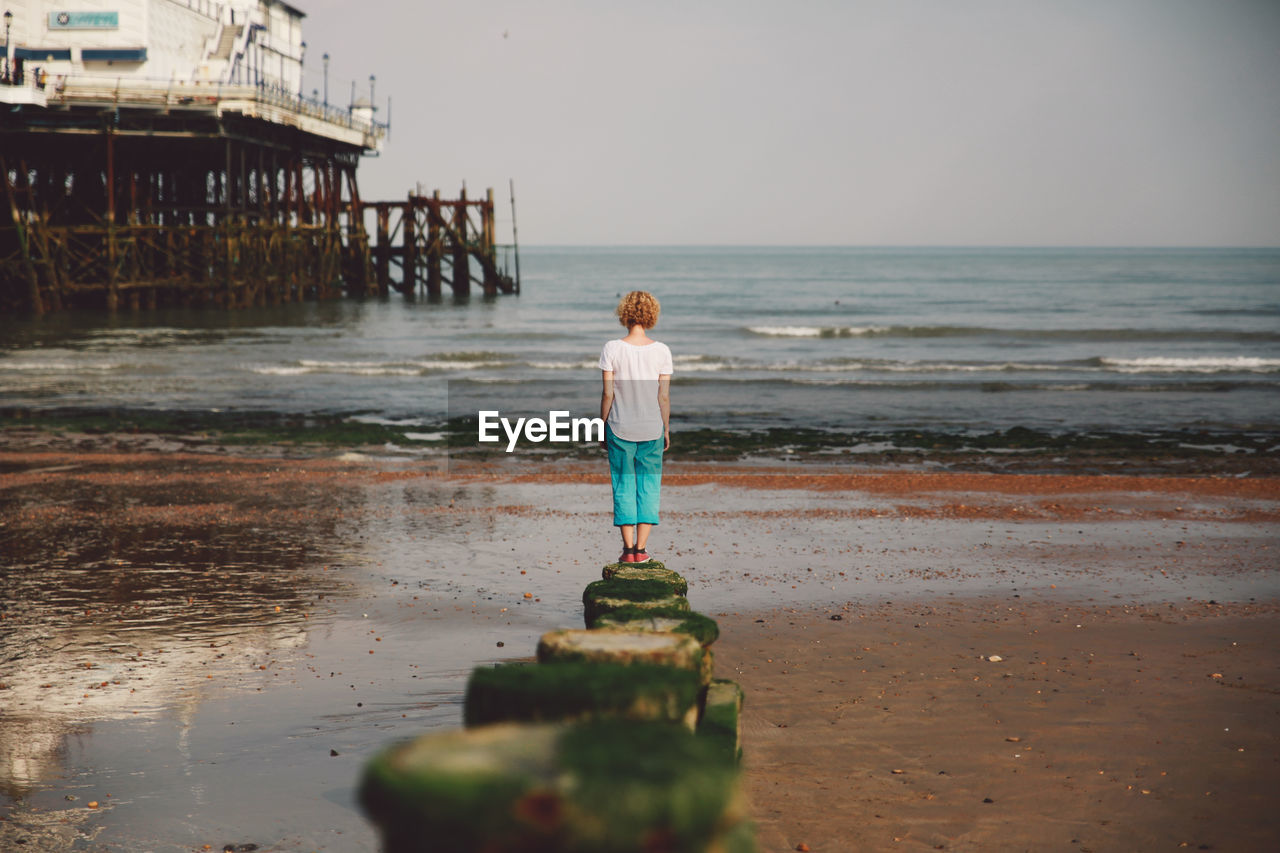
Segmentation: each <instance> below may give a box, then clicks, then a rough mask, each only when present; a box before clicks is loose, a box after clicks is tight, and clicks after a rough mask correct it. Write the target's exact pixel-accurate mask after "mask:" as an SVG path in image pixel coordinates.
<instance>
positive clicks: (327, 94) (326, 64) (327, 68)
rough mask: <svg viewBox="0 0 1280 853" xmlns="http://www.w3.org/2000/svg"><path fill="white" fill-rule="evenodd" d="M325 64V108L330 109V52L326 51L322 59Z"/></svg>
mask: <svg viewBox="0 0 1280 853" xmlns="http://www.w3.org/2000/svg"><path fill="white" fill-rule="evenodd" d="M320 58H321V60H322V61H323V62H324V106H325V109H328V108H329V52H328V51H327V50H326V51H325V53H324V56H322V57H320Z"/></svg>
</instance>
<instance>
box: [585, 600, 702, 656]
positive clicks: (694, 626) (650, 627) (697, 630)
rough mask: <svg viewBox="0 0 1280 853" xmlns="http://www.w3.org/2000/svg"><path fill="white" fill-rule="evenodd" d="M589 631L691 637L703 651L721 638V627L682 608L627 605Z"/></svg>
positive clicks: (599, 618)
mask: <svg viewBox="0 0 1280 853" xmlns="http://www.w3.org/2000/svg"><path fill="white" fill-rule="evenodd" d="M587 627H588V628H620V629H622V630H625V631H664V632H672V633H676V634H688V635H689V636H691V637H693V638H694V639H696V640H697V641H698V642H699V643H701V644H702V645H703V647H704V648H705V647H707V646H709V645H711V644H712V643H714V642H715V641H716V640H717V639H718V638H719V636H720V626H719V625H717V624H716V620H714V619H712V618H711V617H710V616H704V615H703V614H701V613H697V612H695V611H692V610H688V611H686V610H684V609H683V608H680V607H636V606H634V605H627V606H625V607H619V608H617V609H616V610H611V611H609V612H607V613H602V614H600V615H599V616H597V617H596V618H595V619H593V620H592V621H590V622H588V623H587Z"/></svg>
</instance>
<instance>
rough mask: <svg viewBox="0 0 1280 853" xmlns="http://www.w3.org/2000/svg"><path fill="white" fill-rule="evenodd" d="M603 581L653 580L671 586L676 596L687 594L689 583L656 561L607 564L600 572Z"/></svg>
mask: <svg viewBox="0 0 1280 853" xmlns="http://www.w3.org/2000/svg"><path fill="white" fill-rule="evenodd" d="M600 574H601V577H603V578H604V579H605V580H607V581H608V580H613V579H614V578H618V579H620V580H655V581H663V582H665V583H669V584H671V588H672V590H673V591H674V592H675V593H676V594H677V595H688V594H689V582H688V581H686V580H685V579H684V578H682V577H681V576H680V575H679V574H678V573H676V572H673V571H672V570H671V569H668V568H667V567H666V566H664V565H662V563H659V562H658V561H657V560H650V561H649V562H647V563H609V564H608V565H607V566H605V567H604V569H603V570H602V571H601V572H600Z"/></svg>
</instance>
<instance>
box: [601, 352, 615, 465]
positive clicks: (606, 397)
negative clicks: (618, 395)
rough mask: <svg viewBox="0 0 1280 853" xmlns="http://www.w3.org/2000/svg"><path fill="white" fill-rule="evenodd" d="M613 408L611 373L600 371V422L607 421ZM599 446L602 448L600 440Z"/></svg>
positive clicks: (602, 442) (609, 371)
mask: <svg viewBox="0 0 1280 853" xmlns="http://www.w3.org/2000/svg"><path fill="white" fill-rule="evenodd" d="M612 408H613V371H612V370H602V371H600V420H602V421H605V422H606V423H607V422H608V421H609V410H610V409H612ZM600 446H601V447H604V441H603V440H601V442H600Z"/></svg>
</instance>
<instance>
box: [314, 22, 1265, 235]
mask: <svg viewBox="0 0 1280 853" xmlns="http://www.w3.org/2000/svg"><path fill="white" fill-rule="evenodd" d="M298 4H299V5H300V6H301V8H302V9H303V10H304V11H305V12H307V14H308V17H307V20H306V22H305V25H304V26H305V29H304V35H305V38H306V40H307V42H308V46H309V47H308V52H307V63H306V66H307V71H306V75H307V81H308V82H307V88H308V89H312V88H317V89H318V88H321V85H322V76H321V63H320V55H321V54H322V53H323V52H325V51H328V52H329V53H330V54H331V55H332V59H331V65H330V74H329V87H330V95H331V99H332V100H342V101H343V102H344V103H345V101H346V99H347V97H349V93H350V81H351V80H352V79H356V80H358V81H359V86H360V91H361V92H362V93H365V94H367V92H368V77H369V74H371V73H372V74H376V75H377V86H376V99H377V101H378V103H379V105H380V106H381V108H382V110H383V111H385V107H386V98H387V96H388V95H390V96H391V98H392V114H391V119H392V135H391V138H390V140H389V141H388V142H387V144H386V148H385V151H384V153H383V154H382V156H381V158H379V159H376V160H375V159H366V160H365V162H364V164H363V165H362V167H361V171H360V181H361V191H362V195H363V196H364V197H365V198H366V199H384V198H402V197H404V195H405V194H406V193H407V192H408V190H410V189H411V188H413V187H414V186H415V185H416V184H418V183H419V182H420V183H421V184H422V186H423V188H424V189H426V190H430V189H433V188H437V187H438V188H439V189H441V190H442V191H443V193H444V194H445V195H446V196H453V195H456V193H457V190H458V188H459V187H460V186H461V184H462V182H463V181H466V184H467V187H468V190H469V192H470V193H471V194H479V193H482V192H483V191H484V189H485V188H486V187H489V186H492V187H494V188H495V189H496V190H498V191H499V199H500V201H501V202H502V210H503V213H504V217H503V219H502V220H501V221H500V224H501V226H502V228H503V231H504V233H503V234H502V235H501V238H502V239H504V240H505V239H509V235H508V233H506V232H507V228H508V226H509V219H508V218H507V217H506V216H505V212H506V210H507V208H506V207H505V205H506V195H507V194H506V186H507V179H508V178H512V179H514V180H515V185H516V197H517V204H518V213H519V217H520V238H521V242H522V243H525V244H567V245H594V244H770V245H777V244H828V245H1105V246H1114V245H1143V246H1168V245H1173V246H1177V245H1198V246H1205V245H1229V246H1238V245H1270V246H1275V245H1280V2H1277V0H1252V2H1245V1H1244V0H1196V1H1195V2H1193V1H1192V0H1057V2H1053V1H1052V0H1003V2H986V0H972V2H967V1H966V0H883V2H882V1H881V0H865V2H863V1H862V0H848V2H822V1H821V0H799V2H790V3H783V2H756V0H731V2H730V1H728V0H727V1H726V2H699V1H698V0H685V2H674V0H672V2H669V0H643V2H626V0H594V2H587V0H582V2H572V1H571V0H468V2H459V3H436V2H405V0H363V2H360V3H353V2H351V0H298ZM339 93H340V94H339Z"/></svg>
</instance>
